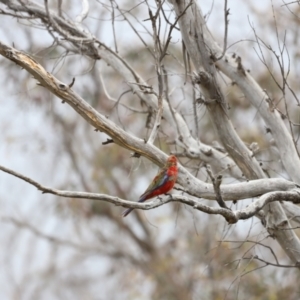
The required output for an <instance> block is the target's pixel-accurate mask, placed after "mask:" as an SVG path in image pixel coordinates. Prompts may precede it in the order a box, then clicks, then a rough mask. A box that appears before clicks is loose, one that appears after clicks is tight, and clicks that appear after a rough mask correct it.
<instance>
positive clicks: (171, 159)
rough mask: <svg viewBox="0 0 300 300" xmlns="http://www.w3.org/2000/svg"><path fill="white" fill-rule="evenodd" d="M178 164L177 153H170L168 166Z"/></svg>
mask: <svg viewBox="0 0 300 300" xmlns="http://www.w3.org/2000/svg"><path fill="white" fill-rule="evenodd" d="M176 165H177V158H176V156H175V155H170V156H169V158H168V160H167V166H168V167H172V166H176Z"/></svg>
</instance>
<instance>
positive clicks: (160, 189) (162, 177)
mask: <svg viewBox="0 0 300 300" xmlns="http://www.w3.org/2000/svg"><path fill="white" fill-rule="evenodd" d="M177 174H178V167H177V158H176V156H174V155H171V156H169V158H168V160H167V163H166V164H165V166H164V167H163V168H162V169H161V170H160V171H159V173H158V174H157V175H156V176H155V177H154V179H153V180H152V182H151V184H150V185H149V187H148V188H147V190H146V191H145V193H144V194H143V195H141V196H140V198H139V201H138V202H144V201H146V200H148V199H151V198H153V197H155V196H159V195H162V194H166V193H167V192H169V191H170V190H171V189H172V188H173V186H174V184H175V182H176V180H177ZM132 211H133V208H128V209H126V210H125V211H124V212H123V214H122V215H123V217H126V216H127V215H128V214H129V213H130V212H132Z"/></svg>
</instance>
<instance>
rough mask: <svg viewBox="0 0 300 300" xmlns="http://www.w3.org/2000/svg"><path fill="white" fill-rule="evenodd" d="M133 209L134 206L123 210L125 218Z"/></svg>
mask: <svg viewBox="0 0 300 300" xmlns="http://www.w3.org/2000/svg"><path fill="white" fill-rule="evenodd" d="M132 211H133V208H127V209H126V210H124V211H123V212H122V216H123V218H125V217H126V216H127V215H128V214H130V213H131V212H132Z"/></svg>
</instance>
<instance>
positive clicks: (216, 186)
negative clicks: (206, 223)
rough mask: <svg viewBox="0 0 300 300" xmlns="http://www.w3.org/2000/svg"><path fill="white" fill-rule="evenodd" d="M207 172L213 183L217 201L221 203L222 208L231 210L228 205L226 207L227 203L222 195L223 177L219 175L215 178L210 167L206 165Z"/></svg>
mask: <svg viewBox="0 0 300 300" xmlns="http://www.w3.org/2000/svg"><path fill="white" fill-rule="evenodd" d="M206 172H207V174H208V176H209V177H210V179H211V181H212V184H213V187H214V191H215V193H216V200H217V202H218V203H219V205H220V207H223V208H226V209H230V208H228V207H227V205H226V203H225V201H224V200H223V198H222V195H221V190H220V185H221V183H222V175H218V176H217V177H215V176H214V175H213V174H212V171H211V169H210V166H209V165H206Z"/></svg>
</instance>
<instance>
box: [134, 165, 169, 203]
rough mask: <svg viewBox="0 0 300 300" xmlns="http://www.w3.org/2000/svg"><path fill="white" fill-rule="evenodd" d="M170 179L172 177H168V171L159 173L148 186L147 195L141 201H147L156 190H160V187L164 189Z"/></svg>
mask: <svg viewBox="0 0 300 300" xmlns="http://www.w3.org/2000/svg"><path fill="white" fill-rule="evenodd" d="M169 178H170V177H169V176H168V173H167V170H161V172H159V173H158V174H157V175H156V176H155V177H154V179H153V180H152V182H151V183H150V185H149V186H148V188H147V190H146V191H145V193H144V194H143V195H141V197H140V200H139V201H143V199H145V198H146V197H147V196H148V195H149V194H150V193H152V192H153V191H154V190H156V189H159V188H160V187H162V186H163V185H164V184H165V183H166V182H167V181H168V180H169Z"/></svg>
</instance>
